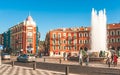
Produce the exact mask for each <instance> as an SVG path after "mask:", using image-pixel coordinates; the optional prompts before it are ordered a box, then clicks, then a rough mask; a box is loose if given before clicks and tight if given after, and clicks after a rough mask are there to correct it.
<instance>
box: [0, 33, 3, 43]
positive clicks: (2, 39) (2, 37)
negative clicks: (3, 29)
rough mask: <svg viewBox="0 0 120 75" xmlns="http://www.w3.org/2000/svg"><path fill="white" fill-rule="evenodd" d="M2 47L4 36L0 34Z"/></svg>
mask: <svg viewBox="0 0 120 75" xmlns="http://www.w3.org/2000/svg"><path fill="white" fill-rule="evenodd" d="M0 45H3V34H0Z"/></svg>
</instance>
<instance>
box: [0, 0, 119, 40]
mask: <svg viewBox="0 0 120 75" xmlns="http://www.w3.org/2000/svg"><path fill="white" fill-rule="evenodd" d="M92 8H95V9H96V10H97V11H99V10H101V9H104V8H105V9H106V14H107V23H119V22H120V0H1V1H0V26H1V28H0V33H2V32H4V31H7V29H8V28H10V27H12V26H14V25H16V24H17V23H19V22H22V21H24V20H25V19H26V18H27V16H28V14H29V12H30V14H31V16H32V17H33V19H34V21H35V22H36V24H37V26H38V27H39V31H40V33H41V38H40V39H41V40H44V39H45V35H46V33H47V32H48V31H49V30H51V29H56V28H63V27H65V28H68V27H81V26H90V25H91V10H92Z"/></svg>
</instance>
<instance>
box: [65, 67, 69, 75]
mask: <svg viewBox="0 0 120 75" xmlns="http://www.w3.org/2000/svg"><path fill="white" fill-rule="evenodd" d="M65 75H69V66H66V68H65Z"/></svg>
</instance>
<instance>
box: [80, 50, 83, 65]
mask: <svg viewBox="0 0 120 75" xmlns="http://www.w3.org/2000/svg"><path fill="white" fill-rule="evenodd" d="M82 63H83V60H82V50H80V51H79V64H80V65H81V66H82Z"/></svg>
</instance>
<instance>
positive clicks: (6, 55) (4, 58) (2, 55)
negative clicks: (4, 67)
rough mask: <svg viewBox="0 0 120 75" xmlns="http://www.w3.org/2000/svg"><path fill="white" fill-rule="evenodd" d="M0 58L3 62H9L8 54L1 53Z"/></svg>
mask: <svg viewBox="0 0 120 75" xmlns="http://www.w3.org/2000/svg"><path fill="white" fill-rule="evenodd" d="M1 58H2V59H3V60H6V59H9V60H10V54H8V53H2V54H1Z"/></svg>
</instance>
